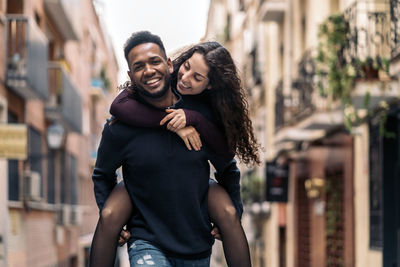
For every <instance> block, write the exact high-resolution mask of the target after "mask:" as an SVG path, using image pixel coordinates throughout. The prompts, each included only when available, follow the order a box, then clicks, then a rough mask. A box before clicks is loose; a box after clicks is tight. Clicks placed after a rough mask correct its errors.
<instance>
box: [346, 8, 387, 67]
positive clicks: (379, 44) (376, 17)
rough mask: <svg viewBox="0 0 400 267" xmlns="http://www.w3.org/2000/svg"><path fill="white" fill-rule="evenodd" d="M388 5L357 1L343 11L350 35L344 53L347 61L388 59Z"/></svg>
mask: <svg viewBox="0 0 400 267" xmlns="http://www.w3.org/2000/svg"><path fill="white" fill-rule="evenodd" d="M390 12H391V11H390V4H389V2H388V1H374V0H359V1H355V2H354V4H352V5H351V6H350V7H349V8H347V9H346V10H345V11H344V17H345V19H346V20H347V21H348V22H349V26H350V34H349V37H348V48H347V50H346V52H345V54H346V56H347V59H346V60H348V61H350V62H354V60H361V61H364V60H366V59H367V58H373V59H375V58H377V57H380V58H386V59H389V58H390V52H391V49H390V23H391V21H390Z"/></svg>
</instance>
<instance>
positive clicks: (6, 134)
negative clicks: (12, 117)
mask: <svg viewBox="0 0 400 267" xmlns="http://www.w3.org/2000/svg"><path fill="white" fill-rule="evenodd" d="M27 133H28V128H27V126H26V125H25V124H0V158H7V159H19V160H25V159H26V158H27V151H28V149H27V145H28V135H27Z"/></svg>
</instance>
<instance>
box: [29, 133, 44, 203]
mask: <svg viewBox="0 0 400 267" xmlns="http://www.w3.org/2000/svg"><path fill="white" fill-rule="evenodd" d="M28 153H29V157H28V161H29V165H30V169H31V171H34V172H37V173H39V174H40V179H41V182H40V184H41V192H40V195H41V196H43V172H42V162H43V156H44V155H43V153H42V134H41V133H40V132H39V131H37V130H36V129H34V128H33V127H31V126H29V128H28Z"/></svg>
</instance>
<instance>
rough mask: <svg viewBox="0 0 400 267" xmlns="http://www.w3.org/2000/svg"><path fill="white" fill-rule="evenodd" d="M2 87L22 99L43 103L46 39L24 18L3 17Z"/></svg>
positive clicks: (46, 88) (44, 94)
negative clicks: (4, 72)
mask: <svg viewBox="0 0 400 267" xmlns="http://www.w3.org/2000/svg"><path fill="white" fill-rule="evenodd" d="M6 36H7V54H6V55H7V65H6V84H7V86H8V87H10V88H11V89H12V90H13V91H14V92H15V93H17V94H18V95H20V96H22V97H23V98H25V99H29V98H42V99H47V98H48V95H49V90H48V84H47V61H48V59H47V58H48V52H47V51H48V45H47V39H46V37H45V36H44V35H43V33H42V32H41V30H40V29H39V28H38V27H37V25H36V23H35V22H32V21H31V20H29V19H28V18H26V17H24V16H19V15H15V16H7V35H6Z"/></svg>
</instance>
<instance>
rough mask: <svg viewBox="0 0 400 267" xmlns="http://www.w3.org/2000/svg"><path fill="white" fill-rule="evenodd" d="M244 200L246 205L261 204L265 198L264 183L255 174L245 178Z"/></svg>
mask: <svg viewBox="0 0 400 267" xmlns="http://www.w3.org/2000/svg"><path fill="white" fill-rule="evenodd" d="M241 189H242V199H243V202H244V203H246V204H247V203H252V202H261V201H262V200H263V197H264V181H263V179H262V178H261V177H260V176H258V175H256V174H255V172H249V173H248V174H247V175H244V176H243V179H242V184H241Z"/></svg>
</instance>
